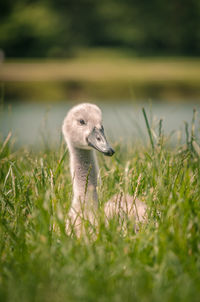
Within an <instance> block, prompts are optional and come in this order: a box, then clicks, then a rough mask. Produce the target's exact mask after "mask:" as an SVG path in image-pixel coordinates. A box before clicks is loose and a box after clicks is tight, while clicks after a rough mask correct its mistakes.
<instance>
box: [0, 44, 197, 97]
mask: <svg viewBox="0 0 200 302" xmlns="http://www.w3.org/2000/svg"><path fill="white" fill-rule="evenodd" d="M0 67H1V71H0V82H1V83H3V84H4V86H5V93H6V99H8V98H10V99H26V100H29V99H30V100H36V99H39V100H63V99H66V98H67V99H73V98H76V99H77V97H78V98H87V99H95V100H96V99H108V98H115V99H124V98H128V99H137V98H140V99H141V98H143V99H145V98H147V99H149V98H160V99H162V98H165V99H169V100H171V99H172V100H173V99H176V100H177V99H185V100H188V99H191V98H193V99H198V100H199V99H200V88H199V87H200V59H198V58H196V59H195V58H193V59H191V58H190V59H189V58H134V57H132V56H130V55H127V54H125V53H121V52H117V51H108V50H107V51H105V50H96V51H95V50H90V51H89V50H88V51H82V52H81V53H80V54H79V55H77V56H76V57H75V58H71V59H68V60H46V61H44V60H32V61H30V60H21V61H17V60H12V61H5V62H4V63H2V64H1V66H0Z"/></svg>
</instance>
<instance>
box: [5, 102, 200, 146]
mask: <svg viewBox="0 0 200 302" xmlns="http://www.w3.org/2000/svg"><path fill="white" fill-rule="evenodd" d="M97 104H98V105H99V106H100V107H101V109H102V111H103V120H104V128H105V132H106V134H107V136H108V137H109V139H110V140H111V141H113V142H114V141H119V142H122V143H127V142H133V143H134V142H135V143H136V142H138V141H141V140H142V141H144V142H145V141H147V140H148V135H147V130H146V125H145V121H144V116H143V113H142V107H144V108H145V110H146V113H147V116H148V119H149V122H150V124H151V126H152V128H153V129H154V130H155V133H157V132H158V123H159V119H161V118H162V119H163V131H164V133H165V134H166V135H169V134H170V133H172V132H173V131H174V130H175V133H174V134H173V137H172V141H174V142H175V141H176V140H177V139H178V137H180V134H181V133H182V138H181V140H182V141H183V140H185V137H184V136H185V131H184V128H185V124H184V122H188V123H189V125H191V120H192V116H193V108H196V109H197V111H198V112H200V104H195V103H194V102H188V103H187V104H186V103H183V104H181V103H169V102H166V103H165V102H161V103H158V102H156V103H146V102H138V103H131V102H128V101H123V102H116V103H114V102H107V103H106V102H98V103H97ZM72 105H74V103H73V104H72V103H69V102H62V103H59V104H58V103H56V104H51V105H45V104H24V103H23V104H15V105H12V106H11V105H9V106H8V105H4V107H3V109H1V112H0V135H1V138H2V137H3V138H5V137H6V136H7V135H8V132H9V131H12V135H13V137H15V138H16V144H17V145H19V146H21V145H24V144H25V145H34V146H40V144H41V143H42V141H43V140H46V141H50V142H51V144H55V145H56V144H58V143H59V141H60V139H61V126H62V122H63V119H64V117H65V115H66V113H67V111H68V110H69V108H70V107H71V106H72ZM196 124H197V125H196V126H197V127H196V129H197V131H198V130H199V118H198V119H197V122H196Z"/></svg>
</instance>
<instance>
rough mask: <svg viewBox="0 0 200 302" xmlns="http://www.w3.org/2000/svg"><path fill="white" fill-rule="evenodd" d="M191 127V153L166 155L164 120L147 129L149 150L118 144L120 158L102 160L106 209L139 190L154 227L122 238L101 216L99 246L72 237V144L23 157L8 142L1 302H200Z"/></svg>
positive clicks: (198, 157)
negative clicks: (68, 229) (68, 225)
mask: <svg viewBox="0 0 200 302" xmlns="http://www.w3.org/2000/svg"><path fill="white" fill-rule="evenodd" d="M146 118H147V117H146ZM147 127H148V128H149V124H148V122H147ZM194 128H195V112H194V118H193V122H192V125H191V127H190V126H189V125H188V124H186V125H185V130H186V143H185V144H184V145H177V146H176V147H174V148H173V149H170V148H169V147H167V140H168V139H169V138H166V137H165V136H164V134H163V131H162V122H161V121H160V123H159V128H158V129H154V132H152V130H151V129H150V128H149V129H148V131H149V135H150V138H151V146H152V147H151V148H150V147H149V148H148V147H142V146H138V147H132V148H131V147H125V148H124V149H123V148H122V147H121V146H116V154H115V156H114V157H113V158H106V157H103V156H102V155H99V160H100V166H101V167H102V170H101V176H102V185H101V187H100V189H99V196H100V202H101V204H102V203H104V202H105V201H107V200H108V199H109V198H110V197H111V196H112V195H113V194H114V193H117V192H120V191H124V190H125V191H129V193H130V194H134V192H135V188H136V187H137V189H138V190H137V192H138V197H139V198H141V199H143V200H145V202H146V203H147V205H148V223H147V224H145V225H143V226H141V228H140V231H139V232H138V233H135V232H134V230H133V228H132V225H131V223H130V225H129V228H128V232H127V233H126V234H125V233H124V232H123V230H122V229H121V228H120V226H119V225H118V224H117V220H115V219H114V220H111V222H110V224H109V225H105V223H104V221H103V220H102V218H100V227H99V231H98V232H97V233H96V237H95V238H90V237H88V238H87V236H86V237H85V238H76V237H75V236H74V237H69V236H67V235H66V234H65V218H66V216H67V211H68V209H69V206H70V201H71V198H72V188H71V179H70V175H69V163H68V153H67V152H65V144H63V142H61V143H60V146H58V147H57V149H54V148H52V147H51V146H48V144H45V146H44V148H43V149H42V150H41V151H40V152H38V151H37V152H36V151H33V150H30V149H27V148H23V149H20V150H16V149H15V148H14V146H13V140H12V137H10V135H9V136H8V137H7V139H6V140H5V141H3V142H2V143H1V145H0V300H1V301H5V302H6V301H16V302H17V301H20V302H23V301H24V302H25V301H41V302H44V301H55V302H58V301H139V302H140V301H152V302H155V301H161V300H162V301H163V302H165V301H166V302H168V301H196V302H197V301H199V296H200V285H199V280H200V239H199V234H200V148H199V143H198V140H197V139H196V138H195V135H194V130H195V129H194ZM156 133H158V134H156ZM153 134H154V135H153ZM152 148H153V149H152ZM138 179H140V181H138Z"/></svg>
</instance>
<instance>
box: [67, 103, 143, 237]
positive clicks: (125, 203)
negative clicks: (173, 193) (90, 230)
mask: <svg viewBox="0 0 200 302" xmlns="http://www.w3.org/2000/svg"><path fill="white" fill-rule="evenodd" d="M62 130H63V134H64V137H65V140H66V142H67V146H68V149H69V154H70V170H71V177H72V182H73V200H72V205H71V208H70V211H69V215H68V216H69V219H68V220H67V224H66V228H67V233H70V229H72V228H73V229H74V230H75V231H76V233H78V234H80V232H81V230H82V226H83V221H84V220H88V221H89V222H90V223H91V224H93V225H96V223H97V215H98V195H97V184H98V177H99V168H98V163H97V158H96V151H95V150H94V149H97V150H98V151H100V152H102V153H104V154H105V155H108V156H112V155H113V154H114V150H113V149H112V148H111V147H110V146H109V144H108V142H107V140H106V137H105V134H104V129H103V126H102V114H101V110H100V109H99V108H98V107H97V106H96V105H93V104H88V103H83V104H80V105H77V106H75V107H73V108H72V109H71V110H70V111H69V112H68V114H67V116H66V118H65V120H64V123H63V128H62ZM145 211H146V206H145V204H144V203H142V202H141V201H139V200H134V197H132V196H130V195H128V196H121V197H120V198H119V197H117V195H116V196H114V197H113V198H112V199H111V200H110V201H108V202H107V203H106V204H105V207H104V214H105V218H106V219H110V218H112V217H114V216H116V215H118V216H120V217H124V215H126V216H128V217H131V218H133V219H134V220H135V221H142V220H143V219H144V216H145Z"/></svg>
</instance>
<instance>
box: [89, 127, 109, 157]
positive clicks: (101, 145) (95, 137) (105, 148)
mask: <svg viewBox="0 0 200 302" xmlns="http://www.w3.org/2000/svg"><path fill="white" fill-rule="evenodd" d="M87 142H88V145H89V146H91V147H93V148H95V149H96V150H98V151H100V152H102V153H103V154H105V155H108V156H112V155H113V154H114V153H115V151H114V150H113V149H112V148H111V147H110V145H109V144H108V142H107V140H106V137H105V134H104V130H103V128H101V129H97V128H96V127H94V129H93V130H92V132H91V133H90V134H89V136H88V138H87Z"/></svg>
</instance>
